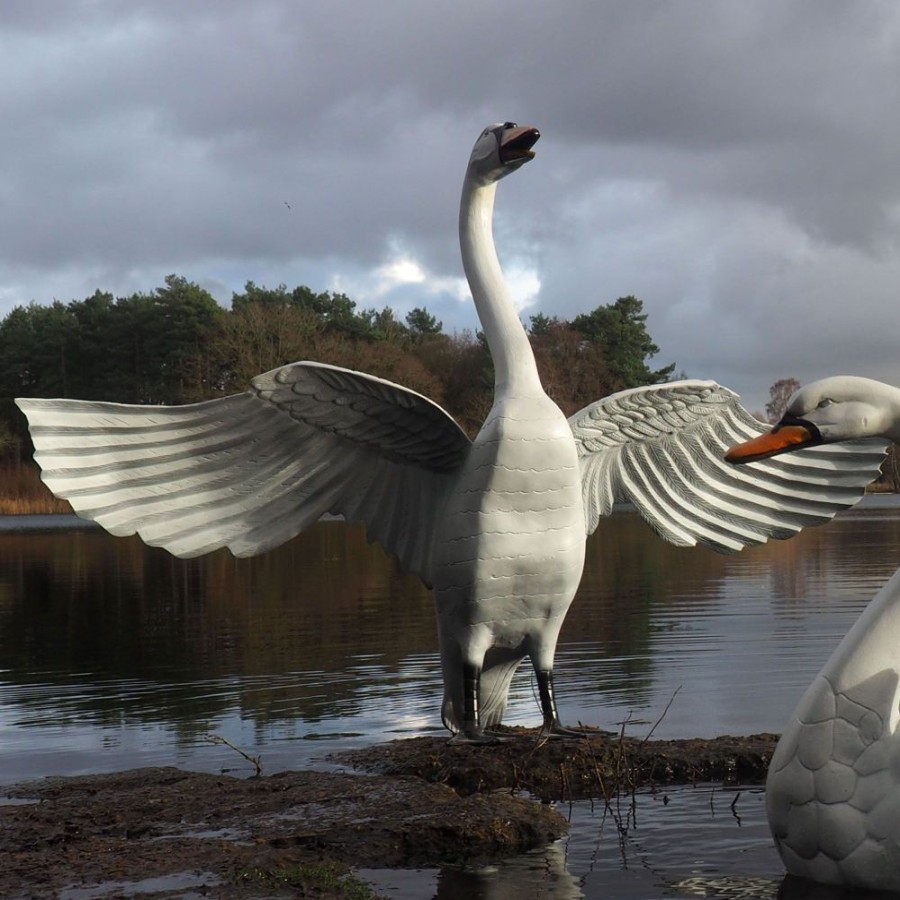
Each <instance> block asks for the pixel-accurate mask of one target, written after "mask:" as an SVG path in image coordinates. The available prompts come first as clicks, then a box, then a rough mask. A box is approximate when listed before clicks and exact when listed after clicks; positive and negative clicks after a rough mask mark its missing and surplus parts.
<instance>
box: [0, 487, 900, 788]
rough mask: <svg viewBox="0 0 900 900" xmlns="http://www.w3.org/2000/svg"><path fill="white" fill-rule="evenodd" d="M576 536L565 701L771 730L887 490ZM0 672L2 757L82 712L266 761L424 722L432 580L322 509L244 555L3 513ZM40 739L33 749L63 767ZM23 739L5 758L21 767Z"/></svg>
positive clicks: (432, 701) (109, 723) (853, 605)
mask: <svg viewBox="0 0 900 900" xmlns="http://www.w3.org/2000/svg"><path fill="white" fill-rule="evenodd" d="M588 549H589V552H588V561H587V566H586V570H585V575H584V580H583V583H582V587H581V590H580V592H579V595H578V597H577V599H576V602H575V603H574V605H573V607H572V610H571V612H570V614H569V617H568V619H567V621H566V623H565V626H564V628H563V633H562V636H561V640H560V650H559V659H558V670H559V685H560V695H561V703H562V706H563V712H564V715H565V716H566V718H567V719H568V720H569V721H582V722H589V723H593V724H599V725H601V726H604V727H609V728H616V727H618V724H619V723H621V722H622V721H625V720H628V722H629V724H628V726H627V727H628V728H630V729H633V730H635V731H638V732H639V731H640V730H641V728H644V729H645V730H646V725H645V723H650V722H653V721H655V720H656V719H657V718H658V717H659V716H660V715H661V714H662V712H663V710H664V709H665V708H666V705H667V703H668V701H669V700H670V699H671V697H672V696H673V695H674V694H675V692H676V691H677V692H678V696H677V698H676V701H675V702H674V703H673V705H672V708H671V710H670V711H669V712H668V713H667V714H666V716H665V718H664V720H663V721H662V722H660V723H659V726H658V729H657V732H656V733H657V734H658V735H660V736H669V737H686V736H694V735H714V734H718V733H724V732H736V733H749V732H753V731H761V730H777V729H778V728H779V727H780V723H781V722H782V721H784V719H785V718H786V716H787V714H788V713H789V712H790V709H791V708H792V705H793V703H794V701H795V699H796V697H797V696H799V692H800V690H802V688H803V687H805V685H806V683H808V681H809V680H811V678H812V675H813V674H814V673H815V671H816V670H817V668H818V666H819V665H821V663H822V662H823V661H824V659H825V658H826V657H827V655H828V652H829V651H830V649H831V648H832V647H833V646H834V645H835V644H836V642H837V640H838V639H839V638H840V636H841V635H842V634H843V633H844V632H845V631H846V629H847V627H849V624H850V622H852V620H853V619H854V618H855V616H856V615H857V614H858V612H859V610H860V609H861V608H862V606H863V605H864V604H865V602H866V601H867V600H868V599H869V598H870V597H871V596H872V595H874V593H875V591H876V590H877V588H878V587H879V586H880V584H881V583H882V582H883V581H884V580H886V579H887V577H888V576H889V575H890V573H891V572H892V571H893V569H894V568H895V567H896V564H897V560H898V558H900V552H898V550H900V509H898V506H897V503H896V502H895V499H894V498H888V499H887V500H884V499H882V498H875V499H874V500H872V501H870V502H869V503H868V504H867V505H866V506H865V507H864V508H862V509H857V510H854V511H851V512H849V513H847V514H844V515H842V516H841V517H840V518H839V519H838V520H837V521H835V522H834V523H832V524H831V525H829V526H827V527H825V528H819V529H811V530H809V531H807V532H804V533H803V534H801V535H800V536H799V537H797V538H795V539H793V540H791V541H788V542H776V543H773V544H770V545H767V546H765V547H761V548H756V549H754V550H751V551H747V552H744V553H742V554H737V555H735V556H721V555H719V554H715V553H712V552H709V551H705V550H702V549H692V550H683V549H678V548H674V547H670V546H669V545H667V544H664V543H663V542H661V541H659V540H658V539H656V538H655V537H654V536H653V535H652V534H651V533H650V532H649V530H648V529H647V528H646V526H645V525H644V523H643V522H642V521H641V520H640V519H639V518H638V517H637V516H636V515H634V514H628V513H625V514H619V515H616V516H614V517H613V518H611V519H608V520H605V521H604V522H602V523H601V527H600V529H599V530H598V532H597V534H595V535H594V536H593V537H592V539H591V540H590V542H589V548H588ZM0 672H2V682H0V684H2V690H3V696H2V703H0V729H2V737H3V738H4V743H3V745H2V747H0V775H4V776H5V775H6V773H7V772H8V771H9V763H10V761H9V760H8V755H7V750H6V748H8V747H10V746H12V745H15V746H16V748H17V751H18V752H19V753H21V750H22V748H27V747H28V746H29V742H31V743H33V744H34V745H36V748H39V749H40V750H41V754H42V755H43V754H49V757H52V756H53V748H54V746H55V744H54V742H55V741H57V740H59V741H60V742H61V743H65V742H66V741H68V740H69V739H74V740H75V741H76V743H78V741H79V740H87V741H90V739H91V735H92V734H93V736H94V737H95V738H97V737H98V736H102V740H100V741H99V742H98V748H99V749H100V750H103V746H102V745H103V744H104V743H105V744H106V750H105V753H107V754H113V755H115V756H117V757H118V758H117V759H116V760H114V761H112V762H111V765H114V766H115V767H118V768H122V767H126V766H128V765H132V764H135V763H136V762H137V761H138V760H129V759H127V756H128V753H129V746H130V745H131V744H132V743H133V742H136V743H137V744H138V745H139V746H141V747H142V748H143V751H142V752H145V753H146V752H150V751H154V742H157V741H158V742H159V744H158V746H157V747H156V748H155V750H158V751H159V752H158V754H157V755H159V756H161V757H165V755H166V754H167V753H171V752H172V751H173V749H176V750H178V751H180V752H182V756H181V758H180V759H181V761H182V762H183V761H184V758H185V756H184V754H187V756H188V757H191V756H192V755H193V754H195V755H196V759H193V758H191V759H190V764H191V765H195V766H198V767H200V768H212V767H214V766H215V765H218V764H219V763H220V762H221V751H215V752H213V751H211V750H210V748H209V747H208V746H207V745H206V742H205V740H204V735H206V734H207V733H208V732H209V731H210V730H212V729H216V728H218V729H222V728H224V729H225V730H226V732H228V736H229V737H230V739H233V738H235V737H236V738H237V739H238V740H240V741H242V742H244V743H248V744H250V745H252V746H253V747H254V748H255V749H256V750H257V751H258V750H261V749H262V750H264V751H265V754H266V756H267V757H269V758H270V765H272V764H273V763H274V764H276V765H284V766H294V765H298V764H300V763H302V762H304V761H305V760H308V759H309V758H310V757H312V756H314V755H321V754H322V753H323V752H324V751H325V749H331V746H332V745H334V746H342V745H343V742H345V741H346V740H347V739H351V740H352V739H356V740H360V741H361V740H364V739H368V740H379V739H382V738H384V737H387V736H390V735H392V734H394V733H398V732H399V733H404V734H415V733H422V732H423V731H427V730H439V729H440V722H439V715H438V708H439V703H440V696H441V685H440V668H439V662H438V657H437V638H436V629H435V623H434V613H433V607H432V600H431V597H430V595H429V593H428V592H427V591H426V590H425V589H424V587H423V586H422V585H421V583H420V582H419V581H418V580H417V579H416V578H413V577H410V576H406V575H404V574H403V573H402V572H401V571H400V570H399V568H398V567H397V565H396V563H395V562H394V561H393V560H391V559H389V558H387V557H386V556H385V554H384V553H383V552H382V551H381V549H380V548H379V547H378V546H377V545H372V544H369V543H368V542H367V541H366V537H365V533H364V531H363V529H362V528H361V527H358V526H346V525H343V524H340V523H326V524H321V525H319V526H317V527H316V528H313V529H311V530H310V531H309V532H307V533H305V534H304V535H301V536H300V537H298V538H297V539H295V540H294V541H291V542H290V543H289V544H287V545H285V546H284V547H282V548H280V549H279V550H277V551H274V552H272V553H268V554H266V555H264V556H262V557H259V558H256V559H249V560H236V559H234V558H232V557H231V556H230V555H229V554H228V553H227V552H225V551H223V552H220V553H215V554H212V555H210V556H208V557H202V558H200V559H195V560H176V559H174V558H173V557H171V556H169V555H168V554H167V553H165V552H164V551H161V550H156V549H153V548H148V547H146V546H144V545H143V544H142V543H141V542H140V541H139V540H137V539H122V538H113V537H110V536H109V535H107V534H105V533H104V532H101V531H98V530H95V529H91V530H80V531H51V532H42V533H17V532H4V531H0ZM679 689H680V690H679ZM533 695H534V689H533V685H532V683H531V678H530V673H529V672H528V670H527V667H525V668H523V670H522V672H521V673H520V675H519V676H518V678H517V680H516V682H515V683H514V686H513V694H512V702H511V706H510V714H509V717H508V718H509V720H510V721H513V722H529V723H532V722H536V721H537V704H536V702H535V699H534V696H533ZM130 732H133V734H131V733H130ZM329 736H331V737H329ZM351 736H356V738H352V737H351ZM299 739H310V740H316V741H317V745H316V747H315V748H310V747H308V746H307V747H306V748H304V747H303V745H302V744H299V745H298V743H297V742H298V740H299ZM288 745H290V746H288ZM56 751H57V753H58V756H57V758H56V759H51V758H49V757H46V756H43V758H42V759H41V760H33V762H34V763H35V765H36V766H38V765H48V766H49V769H47V771H49V772H53V771H65V770H66V756H65V753H66V750H64V748H63V747H61V746H56ZM211 753H212V755H211V756H210V754H211ZM217 754H219V755H217ZM272 757H274V760H273V759H272ZM28 761H29V757H28V756H27V755H26V756H25V757H24V758H23V759H20V760H18V766H17V767H18V772H17V773H16V774H32V773H31V772H29V771H28V766H27V763H28ZM33 774H44V771H42V770H41V769H40V768H36V769H35V771H34V772H33Z"/></svg>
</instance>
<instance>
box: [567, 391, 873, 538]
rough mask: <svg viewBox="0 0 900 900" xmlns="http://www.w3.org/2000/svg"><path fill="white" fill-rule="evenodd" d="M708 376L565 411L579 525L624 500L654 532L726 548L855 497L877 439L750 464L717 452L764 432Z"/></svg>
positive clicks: (791, 530) (780, 534)
mask: <svg viewBox="0 0 900 900" xmlns="http://www.w3.org/2000/svg"><path fill="white" fill-rule="evenodd" d="M738 399H739V398H738V396H737V394H735V393H734V392H733V391H730V390H728V389H727V388H723V387H720V386H719V385H718V384H716V383H715V382H712V381H677V382H671V383H669V384H661V385H653V386H650V387H642V388H636V389H634V390H629V391H622V392H621V393H618V394H612V395H611V396H609V397H607V398H606V399H605V400H600V401H598V402H597V403H594V404H592V405H590V406H588V407H585V409H583V410H581V411H580V412H578V413H576V414H575V415H574V416H572V417H571V418H570V419H569V424H570V426H571V428H572V433H573V434H574V435H575V440H576V443H577V444H578V453H579V458H580V462H581V482H582V492H583V497H584V508H585V519H586V522H587V529H588V533H589V534H590V533H591V532H592V531H593V530H594V529H595V528H596V527H597V522H598V520H599V518H600V517H601V516H605V515H608V514H609V513H610V512H611V511H612V507H613V504H615V503H617V502H630V503H633V504H634V506H635V507H637V509H638V511H639V512H640V514H641V515H642V516H643V517H644V519H646V521H647V522H648V523H649V524H650V526H651V527H652V528H653V529H654V530H655V531H656V532H657V534H659V535H660V536H661V537H663V538H665V539H666V540H668V541H670V542H671V543H673V544H677V545H679V546H691V545H693V544H704V545H706V546H708V547H712V548H713V549H715V550H719V551H723V552H728V551H732V550H739V549H741V548H742V547H746V546H748V545H751V544H760V543H763V542H765V541H766V540H768V539H769V538H773V537H774V538H787V537H790V536H791V535H793V534H796V533H797V532H798V531H799V530H800V529H801V528H804V527H806V526H807V525H817V524H820V523H822V522H825V521H827V520H828V519H830V518H832V516H834V514H835V513H836V512H838V510H840V509H843V508H845V507H848V506H852V505H853V504H854V503H856V502H857V501H858V500H859V499H860V498H861V497H862V495H863V494H864V492H865V488H866V485H868V484H869V483H870V482H871V481H872V480H873V479H874V478H876V477H877V475H878V472H879V468H880V465H881V462H882V460H883V458H884V450H885V446H886V443H885V442H884V441H879V440H866V441H852V442H845V443H842V444H831V445H828V446H821V447H813V448H809V449H806V450H801V451H797V452H794V453H789V454H785V455H783V456H776V457H773V458H771V459H767V460H763V461H761V462H757V463H754V464H753V465H749V466H734V465H731V464H730V463H726V462H725V461H724V459H723V457H724V455H725V451H726V450H727V449H728V448H729V447H731V446H733V445H734V444H736V443H739V442H742V441H745V440H748V439H749V438H751V437H755V436H756V435H758V434H761V433H762V432H764V431H766V430H768V429H767V427H766V426H765V425H763V423H761V422H758V421H757V420H756V419H755V418H754V417H753V416H751V415H750V414H749V413H748V412H747V411H746V410H745V409H743V408H742V407H741V405H740V404H739V402H738Z"/></svg>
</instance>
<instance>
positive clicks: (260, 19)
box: [0, 0, 900, 405]
mask: <svg viewBox="0 0 900 900" xmlns="http://www.w3.org/2000/svg"><path fill="white" fill-rule="evenodd" d="M898 58H900V8H898V7H897V6H896V4H895V3H893V2H892V0H856V2H853V0H850V2H846V3H822V2H821V0H799V2H795V3H790V4H787V3H784V2H782V0H758V2H755V3H752V4H749V3H746V2H743V0H720V2H717V3H714V4H711V3H708V2H700V0H684V2H681V3H677V4H674V3H662V2H654V0H650V2H646V3H640V4H636V3H632V2H627V0H601V2H598V3H581V2H576V3H571V4H566V5H564V6H559V5H558V4H557V5H553V4H546V3H538V2H531V0H518V2H515V3H513V2H512V0H497V2H495V3H491V4H483V3H478V4H476V3H475V2H474V0H461V2H456V3H453V4H450V3H442V2H438V3H432V4H421V3H416V2H412V0H385V3H383V4H380V5H378V6H377V7H376V6H371V7H369V6H365V5H360V4H359V3H357V2H351V0H333V2H331V3H328V4H317V3H312V2H304V0H300V2H297V0H258V2H255V3H253V4H248V3H243V2H237V0H197V2H194V3H191V4H168V3H161V2H153V0H136V2H133V3H129V4H120V3H115V2H112V0H66V2H62V0H48V2H47V3H42V4H40V5H39V7H38V6H37V5H35V4H30V3H23V2H10V3H6V4H3V5H2V7H0V84H2V85H3V88H2V92H0V113H2V116H3V121H4V140H3V142H2V143H0V203H2V206H3V210H4V215H3V216H2V217H0V314H2V313H3V312H5V311H6V310H8V309H9V308H11V306H12V305H14V304H15V303H19V302H28V301H29V300H31V299H35V300H38V301H41V302H49V301H50V300H52V299H53V298H54V297H56V298H59V299H63V300H67V299H71V298H75V297H83V296H86V295H88V294H90V293H92V292H93V290H94V289H96V288H102V289H105V290H111V291H113V292H114V293H127V292H130V291H133V290H138V289H142V290H149V289H152V288H153V287H156V286H158V285H160V284H161V283H162V279H163V278H164V277H165V275H166V274H168V273H170V272H177V273H179V274H182V275H184V276H186V277H188V278H192V279H194V280H197V281H198V282H200V283H204V284H210V285H213V286H215V288H216V296H217V297H219V299H220V300H222V301H223V302H227V299H228V296H229V295H230V292H231V291H232V290H240V289H241V288H242V286H243V284H244V283H245V282H246V281H248V280H253V281H255V282H256V283H257V284H269V285H276V284H278V283H285V284H288V285H291V286H293V285H294V284H299V283H306V284H310V286H312V287H314V288H316V289H319V290H321V289H325V288H328V287H331V286H333V285H338V284H343V285H345V286H346V287H345V289H346V290H347V292H348V293H349V294H351V296H354V297H355V299H357V300H358V301H359V302H360V303H362V304H363V305H365V304H366V303H368V304H373V303H377V304H380V303H382V302H384V303H387V304H391V305H396V306H397V309H398V311H401V312H402V311H403V309H406V308H411V307H412V306H421V305H427V306H428V308H429V309H432V308H433V311H437V312H436V314H438V315H439V317H443V318H444V319H445V327H447V325H448V323H450V324H451V325H459V326H460V327H475V326H476V325H477V322H476V320H475V319H474V316H473V312H472V308H471V304H469V303H468V301H467V300H465V299H462V297H463V294H464V291H463V289H462V284H463V282H462V280H461V279H462V270H461V266H460V262H459V252H458V247H457V245H456V206H457V203H458V197H459V187H460V182H461V178H462V174H463V169H464V166H465V162H466V159H467V156H468V152H469V148H470V146H471V143H472V141H473V140H474V138H475V136H476V135H477V134H478V132H479V130H480V129H481V128H482V127H483V126H484V125H485V124H486V123H487V122H490V121H497V120H500V119H513V120H518V121H527V122H532V123H534V124H536V125H538V126H539V127H540V128H541V129H542V132H543V138H542V140H541V142H540V143H539V144H538V146H537V151H538V155H537V158H536V160H535V161H534V162H533V163H531V164H530V165H529V166H528V167H527V168H526V169H525V170H524V171H523V172H522V173H521V174H519V175H516V176H515V178H514V179H509V180H508V181H505V182H504V183H503V184H502V185H501V187H500V192H499V194H498V202H497V219H496V223H495V232H496V235H497V243H498V247H499V250H500V255H501V259H502V260H503V261H504V264H505V265H506V268H507V276H508V278H509V280H510V281H511V282H512V283H513V293H514V295H515V296H517V297H518V298H519V303H520V311H521V312H522V314H523V315H525V316H527V315H529V314H532V313H533V312H534V311H537V310H541V311H543V312H545V313H547V314H550V315H560V316H563V317H568V316H572V315H575V314H577V313H579V312H584V311H587V310H589V309H592V308H594V307H595V306H596V305H598V304H599V303H606V302H611V301H612V300H614V299H615V298H616V297H617V296H621V295H623V294H635V295H637V296H638V297H640V298H641V299H642V300H643V301H644V303H645V308H646V310H647V311H648V313H649V315H650V318H649V326H650V330H651V333H652V334H653V336H654V338H655V340H656V342H657V343H658V344H659V345H660V347H661V357H662V358H661V359H660V362H667V361H675V362H676V363H677V365H678V366H679V367H680V368H684V369H686V370H687V371H689V372H690V373H691V374H693V375H697V376H712V377H716V378H719V379H721V380H722V381H724V382H726V383H729V384H730V385H732V386H734V387H736V388H737V389H738V390H740V391H741V392H742V393H743V394H744V395H745V396H747V395H748V394H749V395H750V396H752V397H753V396H755V397H759V398H761V399H764V395H765V392H766V391H767V388H768V385H769V384H771V383H772V381H774V380H775V379H776V378H779V377H782V376H784V375H797V377H802V378H805V377H807V374H806V373H808V376H809V377H812V375H813V374H814V373H816V374H827V373H828V371H829V369H828V366H829V365H838V364H840V365H842V366H847V367H850V366H852V365H855V366H856V368H859V367H861V366H862V367H866V368H867V369H869V370H873V371H870V372H869V374H876V375H879V374H880V376H881V377H883V378H885V379H887V380H893V381H895V382H900V363H898V362H895V359H896V353H893V352H889V351H888V340H889V336H891V335H893V334H896V333H897V331H898V329H900V303H898V302H897V299H896V295H895V292H894V291H893V289H892V285H893V284H896V274H897V267H898V259H900V255H898V226H900V174H898V173H900V170H898V168H897V147H898V146H900V78H898V77H897V76H898V71H897V63H896V60H897V59H898ZM755 402H756V405H761V403H760V400H756V401H755Z"/></svg>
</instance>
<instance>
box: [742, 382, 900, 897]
mask: <svg viewBox="0 0 900 900" xmlns="http://www.w3.org/2000/svg"><path fill="white" fill-rule="evenodd" d="M866 437H885V438H888V439H889V440H892V441H895V442H900V390H898V389H897V388H895V387H891V386H890V385H886V384H883V383H881V382H878V381H872V380H870V379H868V378H857V377H853V376H849V375H848V376H837V377H834V378H825V379H823V380H821V381H816V382H813V383H812V384H808V385H806V386H805V387H803V388H801V389H800V390H799V391H797V392H796V393H795V394H794V395H793V396H792V397H791V400H790V401H789V403H788V407H787V413H786V414H785V416H784V418H783V419H782V420H781V422H779V423H778V425H776V426H775V427H774V428H773V429H772V431H771V432H770V433H768V434H765V435H763V436H761V437H759V438H757V439H755V440H752V441H749V442H747V443H744V444H741V445H738V446H736V447H733V448H732V449H731V450H730V451H729V452H728V454H727V459H729V460H730V461H731V462H733V463H736V464H739V463H749V462H754V461H756V460H760V459H769V458H771V457H772V456H774V455H777V454H780V453H787V452H788V451H793V450H796V449H798V448H802V447H809V446H816V445H825V444H828V443H831V442H833V441H843V440H847V439H848V438H850V439H853V438H866ZM898 704H900V570H898V571H897V572H895V573H894V575H893V577H892V578H891V579H890V581H888V583H887V584H886V585H885V586H884V587H883V588H882V589H881V591H879V593H878V594H876V595H875V597H874V599H873V600H872V601H871V602H870V603H869V605H868V606H867V607H866V609H865V611H864V612H863V613H862V615H861V616H860V617H859V619H857V621H856V622H855V624H854V625H853V627H852V628H851V629H850V631H848V632H847V634H846V636H845V637H844V639H843V640H842V641H841V642H840V644H839V645H838V647H837V649H836V650H835V651H834V653H833V654H832V655H831V658H830V659H829V660H828V661H827V662H826V663H825V665H824V666H823V668H822V670H821V672H820V673H819V674H818V676H817V677H816V679H815V680H814V681H813V683H812V684H811V685H810V686H809V687H808V688H807V690H806V693H805V694H804V695H803V697H802V699H801V700H800V703H799V705H798V706H797V708H796V710H794V714H793V716H792V717H791V720H790V722H789V723H788V725H787V727H786V728H785V729H784V733H783V734H782V736H781V740H779V742H778V747H777V748H776V750H775V753H774V755H773V756H772V762H771V763H770V764H769V774H768V778H767V780H766V811H767V812H768V816H769V825H770V827H771V829H772V835H773V836H774V838H775V844H776V846H777V847H778V851H779V853H780V854H781V858H782V860H783V861H784V864H785V867H786V868H787V870H788V872H790V873H791V874H793V875H799V876H802V877H804V878H809V879H811V880H813V881H818V882H822V883H823V884H838V885H848V886H852V887H855V888H865V889H867V890H877V891H900V729H898V726H900V706H898Z"/></svg>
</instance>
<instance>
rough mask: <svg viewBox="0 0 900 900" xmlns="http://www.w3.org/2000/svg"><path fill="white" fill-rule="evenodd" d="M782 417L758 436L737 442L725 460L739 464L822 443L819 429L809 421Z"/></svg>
mask: <svg viewBox="0 0 900 900" xmlns="http://www.w3.org/2000/svg"><path fill="white" fill-rule="evenodd" d="M786 419H788V417H785V419H782V420H781V422H779V423H778V424H777V425H776V426H775V427H774V428H773V429H772V430H771V431H768V432H766V433H765V434H761V435H760V436H759V437H758V438H753V440H751V441H745V442H744V443H743V444H737V445H736V446H734V447H732V448H731V449H730V450H729V451H728V452H727V453H726V454H725V460H726V461H727V462H730V463H735V464H736V465H740V464H741V463H749V462H755V461H756V460H758V459H768V458H769V457H770V456H777V455H778V454H779V453H787V452H788V451H789V450H799V449H800V448H801V447H808V446H811V445H814V444H821V443H822V436H821V435H820V434H819V429H818V428H816V426H815V425H813V424H812V423H811V422H805V421H803V420H802V419H795V418H793V417H791V419H789V420H788V421H786Z"/></svg>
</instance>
